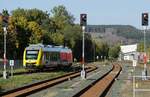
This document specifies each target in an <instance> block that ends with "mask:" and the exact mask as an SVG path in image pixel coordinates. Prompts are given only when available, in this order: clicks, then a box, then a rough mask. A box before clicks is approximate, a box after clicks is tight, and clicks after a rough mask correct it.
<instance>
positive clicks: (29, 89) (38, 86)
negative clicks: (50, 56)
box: [0, 67, 97, 97]
mask: <svg viewBox="0 0 150 97" xmlns="http://www.w3.org/2000/svg"><path fill="white" fill-rule="evenodd" d="M96 69H97V68H96V67H91V68H87V69H86V71H87V73H88V72H91V71H94V70H96ZM77 76H80V72H73V73H69V74H66V75H64V76H60V77H57V78H54V79H50V80H45V81H41V82H38V83H34V84H31V85H28V86H23V87H20V88H17V89H14V90H10V91H7V92H5V93H2V94H0V96H1V97H18V96H19V97H22V96H27V95H30V94H33V93H35V92H37V91H40V90H42V89H46V88H49V87H52V86H54V85H56V84H59V83H61V82H64V81H67V80H68V79H72V78H75V77H77Z"/></svg>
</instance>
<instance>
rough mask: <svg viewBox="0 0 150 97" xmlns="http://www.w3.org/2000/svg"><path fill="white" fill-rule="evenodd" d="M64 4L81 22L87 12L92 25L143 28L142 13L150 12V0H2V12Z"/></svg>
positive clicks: (0, 8)
mask: <svg viewBox="0 0 150 97" xmlns="http://www.w3.org/2000/svg"><path fill="white" fill-rule="evenodd" d="M58 5H64V6H65V7H66V9H67V10H68V11H69V12H70V13H71V14H72V15H74V17H75V19H76V20H75V23H79V21H80V14H81V13H86V14H87V19H88V20H87V23H88V24H90V25H103V24H104V25H114V24H121V25H133V26H135V27H137V28H141V14H142V13H143V12H148V13H150V0H0V12H2V10H3V9H7V10H8V11H9V12H11V11H12V10H14V9H17V8H25V9H31V8H37V9H40V10H43V11H49V12H50V10H51V9H52V8H53V7H54V6H58Z"/></svg>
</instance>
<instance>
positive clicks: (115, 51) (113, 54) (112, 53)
mask: <svg viewBox="0 0 150 97" xmlns="http://www.w3.org/2000/svg"><path fill="white" fill-rule="evenodd" d="M119 52H120V46H119V45H115V46H113V47H111V48H109V53H108V54H109V58H110V59H116V58H118V57H119Z"/></svg>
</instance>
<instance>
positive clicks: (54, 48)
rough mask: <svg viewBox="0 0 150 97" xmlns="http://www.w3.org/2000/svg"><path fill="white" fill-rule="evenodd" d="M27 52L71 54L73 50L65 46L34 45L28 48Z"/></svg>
mask: <svg viewBox="0 0 150 97" xmlns="http://www.w3.org/2000/svg"><path fill="white" fill-rule="evenodd" d="M26 49H27V50H39V49H42V50H43V51H47V52H49V51H51V52H71V49H69V48H67V47H63V46H52V45H42V44H33V45H30V46H28V47H27V48H26Z"/></svg>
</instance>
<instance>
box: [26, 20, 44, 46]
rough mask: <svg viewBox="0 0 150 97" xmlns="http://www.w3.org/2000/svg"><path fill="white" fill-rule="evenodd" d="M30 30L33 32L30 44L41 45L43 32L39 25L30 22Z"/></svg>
mask: <svg viewBox="0 0 150 97" xmlns="http://www.w3.org/2000/svg"><path fill="white" fill-rule="evenodd" d="M28 29H29V31H30V32H31V37H30V43H31V44H36V43H40V42H41V39H42V36H43V32H42V29H41V28H40V26H39V24H38V23H36V22H29V23H28Z"/></svg>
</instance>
